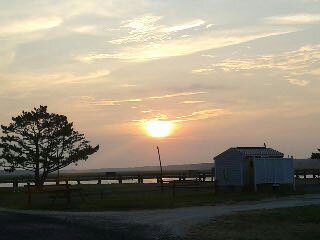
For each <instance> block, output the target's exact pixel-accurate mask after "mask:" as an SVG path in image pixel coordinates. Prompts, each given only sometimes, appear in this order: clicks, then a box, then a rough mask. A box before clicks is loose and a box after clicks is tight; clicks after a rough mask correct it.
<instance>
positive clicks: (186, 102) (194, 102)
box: [181, 101, 205, 104]
mask: <svg viewBox="0 0 320 240" xmlns="http://www.w3.org/2000/svg"><path fill="white" fill-rule="evenodd" d="M204 102H205V101H183V102H181V103H183V104H197V103H204Z"/></svg>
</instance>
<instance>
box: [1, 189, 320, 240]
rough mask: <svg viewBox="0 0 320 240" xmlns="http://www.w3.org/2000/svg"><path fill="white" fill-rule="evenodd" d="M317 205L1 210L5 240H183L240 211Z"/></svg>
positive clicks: (299, 201) (309, 199) (318, 199)
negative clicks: (191, 231)
mask: <svg viewBox="0 0 320 240" xmlns="http://www.w3.org/2000/svg"><path fill="white" fill-rule="evenodd" d="M307 205H320V194H317V195H304V196H291V197H287V198H278V199H269V200H264V201H260V202H248V203H238V204H234V205H217V206H202V207H188V208H178V209H165V210H140V211H109V212H50V211H27V210H26V211H21V210H19V211H15V210H7V209H0V236H1V237H0V238H1V239H3V240H6V239H18V240H19V239H24V240H28V239H33V240H37V239H39V240H40V239H41V240H45V239H49V240H51V239H110V240H114V239H115V240H118V239H119V240H120V239H121V240H131V239H141V240H144V239H146V240H149V239H150V240H151V239H159V240H160V239H166V240H170V239H182V238H183V236H184V235H185V234H186V233H187V231H188V229H189V228H190V227H191V226H194V225H197V224H203V223H206V222H208V221H210V220H212V219H214V218H216V217H219V216H222V215H228V214H233V213H236V212H239V211H249V210H258V209H273V208H285V207H295V206H307Z"/></svg>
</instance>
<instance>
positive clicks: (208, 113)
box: [175, 108, 231, 122]
mask: <svg viewBox="0 0 320 240" xmlns="http://www.w3.org/2000/svg"><path fill="white" fill-rule="evenodd" d="M227 114H231V112H229V111H227V110H225V109H221V108H215V109H205V110H201V111H196V112H193V113H191V114H189V115H184V116H179V117H176V120H175V121H176V122H186V121H196V120H204V119H209V118H215V117H219V116H222V115H227Z"/></svg>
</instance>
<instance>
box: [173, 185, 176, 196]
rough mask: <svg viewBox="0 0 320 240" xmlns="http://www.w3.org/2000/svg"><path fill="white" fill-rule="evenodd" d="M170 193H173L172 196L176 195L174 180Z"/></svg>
mask: <svg viewBox="0 0 320 240" xmlns="http://www.w3.org/2000/svg"><path fill="white" fill-rule="evenodd" d="M172 195H173V196H174V197H175V196H176V182H173V186H172Z"/></svg>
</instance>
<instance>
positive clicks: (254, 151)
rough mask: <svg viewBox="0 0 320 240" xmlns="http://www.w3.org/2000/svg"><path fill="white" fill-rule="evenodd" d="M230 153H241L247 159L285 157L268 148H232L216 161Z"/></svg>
mask: <svg viewBox="0 0 320 240" xmlns="http://www.w3.org/2000/svg"><path fill="white" fill-rule="evenodd" d="M230 151H236V152H239V153H241V154H242V155H244V156H245V157H284V154H283V153H282V152H279V151H277V150H274V149H272V148H267V147H232V148H229V149H228V150H226V151H224V152H223V153H220V154H219V155H217V156H215V157H214V159H216V158H218V157H220V156H222V155H224V154H225V153H226V152H230Z"/></svg>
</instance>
